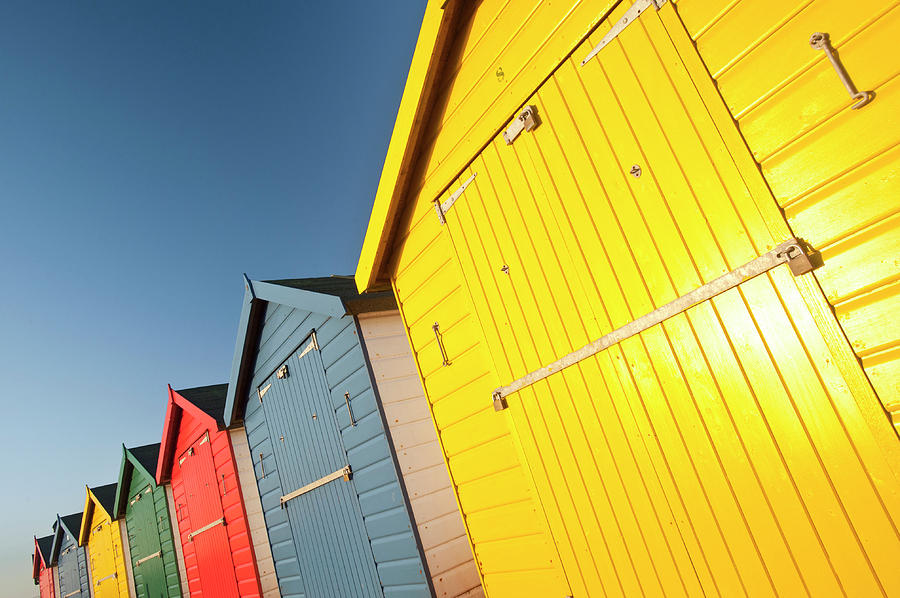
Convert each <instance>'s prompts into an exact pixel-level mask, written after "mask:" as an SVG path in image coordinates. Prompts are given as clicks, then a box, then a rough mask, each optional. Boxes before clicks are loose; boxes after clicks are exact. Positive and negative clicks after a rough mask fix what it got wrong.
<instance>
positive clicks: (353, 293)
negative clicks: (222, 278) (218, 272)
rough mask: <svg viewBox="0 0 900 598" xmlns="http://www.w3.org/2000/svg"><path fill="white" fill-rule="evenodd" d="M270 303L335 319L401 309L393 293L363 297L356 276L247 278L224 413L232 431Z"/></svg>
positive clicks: (241, 412) (240, 415)
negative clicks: (258, 279)
mask: <svg viewBox="0 0 900 598" xmlns="http://www.w3.org/2000/svg"><path fill="white" fill-rule="evenodd" d="M269 303H278V304H280V305H287V306H290V307H295V308H297V309H303V310H306V311H310V312H315V313H318V314H323V315H326V316H330V317H334V318H339V317H342V316H345V315H357V314H361V313H366V312H372V311H386V310H390V309H397V301H396V299H394V294H393V293H392V292H391V291H383V292H375V293H367V294H365V295H362V294H360V293H359V291H357V289H356V283H355V282H354V279H353V277H352V276H329V277H320V278H290V279H285V280H266V281H251V280H250V279H248V278H247V277H246V276H244V303H243V307H242V308H241V317H240V320H239V323H238V332H237V342H236V343H235V346H234V359H233V360H232V362H231V378H230V379H229V384H228V396H227V399H226V401H225V409H224V417H225V421H226V424H227V425H228V426H229V427H230V426H233V425H236V424H239V423H240V422H241V421H242V420H243V417H244V408H245V407H246V403H247V400H246V399H247V393H248V386H249V384H250V381H251V379H252V378H253V368H254V365H255V361H256V351H257V349H258V345H259V335H260V333H261V331H262V327H263V322H264V319H265V315H266V306H267V305H268V304H269Z"/></svg>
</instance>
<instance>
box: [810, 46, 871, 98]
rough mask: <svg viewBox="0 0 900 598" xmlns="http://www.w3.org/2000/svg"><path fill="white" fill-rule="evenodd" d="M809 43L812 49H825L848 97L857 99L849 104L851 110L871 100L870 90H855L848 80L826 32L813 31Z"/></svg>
mask: <svg viewBox="0 0 900 598" xmlns="http://www.w3.org/2000/svg"><path fill="white" fill-rule="evenodd" d="M809 45H810V46H812V49H813V50H825V56H827V57H828V60H829V61H830V62H831V66H833V67H834V72H836V73H837V76H838V79H840V80H841V83H843V84H844V87H845V88H846V89H847V93H849V94H850V99H852V100H858V101H857V102H856V103H855V104H853V105H852V106H850V108H851V109H852V110H858V109H860V108H862V107H863V106H865V105H866V104H868V103H869V102H871V101H872V98H873V97H875V96H874V94H873V93H872V92H871V91H857V90H856V86H855V85H853V81H851V80H850V75H848V74H847V71H846V70H845V69H844V65H842V64H841V62H840V61H839V60H838V58H837V56H835V55H834V48H832V47H831V40H830V39H829V37H828V34H827V33H813V34H812V35H811V36H809Z"/></svg>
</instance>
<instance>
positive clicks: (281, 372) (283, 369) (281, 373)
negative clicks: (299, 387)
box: [275, 364, 290, 380]
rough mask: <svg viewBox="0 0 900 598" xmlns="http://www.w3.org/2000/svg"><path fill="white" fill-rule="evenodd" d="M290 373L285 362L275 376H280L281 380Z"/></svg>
mask: <svg viewBox="0 0 900 598" xmlns="http://www.w3.org/2000/svg"><path fill="white" fill-rule="evenodd" d="M289 375H290V372H289V371H288V366H287V364H284V365H283V366H281V367H280V368H278V371H277V372H275V377H276V378H278V379H279V380H283V379H284V378H287V377H288V376H289Z"/></svg>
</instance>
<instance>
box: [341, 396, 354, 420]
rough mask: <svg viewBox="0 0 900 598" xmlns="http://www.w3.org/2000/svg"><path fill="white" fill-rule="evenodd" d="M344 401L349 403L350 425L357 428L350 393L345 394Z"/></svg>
mask: <svg viewBox="0 0 900 598" xmlns="http://www.w3.org/2000/svg"><path fill="white" fill-rule="evenodd" d="M344 401H345V402H346V403H347V415H349V416H350V425H351V426H356V420H355V419H353V409H352V408H351V407H350V393H349V392H345V393H344Z"/></svg>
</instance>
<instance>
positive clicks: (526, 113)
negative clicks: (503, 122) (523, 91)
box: [503, 106, 537, 145]
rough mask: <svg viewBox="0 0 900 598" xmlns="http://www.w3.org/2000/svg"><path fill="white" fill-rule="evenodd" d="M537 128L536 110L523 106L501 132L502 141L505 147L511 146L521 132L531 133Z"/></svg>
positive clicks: (532, 107)
mask: <svg viewBox="0 0 900 598" xmlns="http://www.w3.org/2000/svg"><path fill="white" fill-rule="evenodd" d="M536 126H537V108H535V107H534V106H525V107H524V108H523V109H522V111H521V112H519V114H517V115H516V117H515V118H514V119H513V121H512V122H511V123H510V124H509V126H508V127H506V130H505V131H503V139H505V140H506V145H512V142H513V141H515V140H516V137H518V136H519V135H521V134H522V131H531V130H533V129H534V128H535V127H536Z"/></svg>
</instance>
